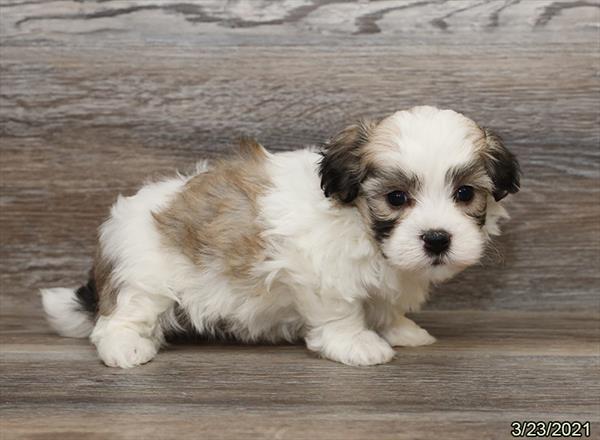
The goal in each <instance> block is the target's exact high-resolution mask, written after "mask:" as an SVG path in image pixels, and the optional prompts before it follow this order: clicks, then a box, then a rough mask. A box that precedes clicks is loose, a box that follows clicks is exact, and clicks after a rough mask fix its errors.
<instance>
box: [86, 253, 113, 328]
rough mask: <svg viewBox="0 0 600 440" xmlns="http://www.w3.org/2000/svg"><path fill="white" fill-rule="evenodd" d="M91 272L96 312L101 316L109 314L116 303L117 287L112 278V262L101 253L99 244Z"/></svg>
mask: <svg viewBox="0 0 600 440" xmlns="http://www.w3.org/2000/svg"><path fill="white" fill-rule="evenodd" d="M92 272H93V277H94V280H95V283H96V291H97V293H98V313H99V314H100V315H102V316H107V315H110V314H111V313H112V312H113V310H114V309H115V306H116V305H117V296H118V295H119V288H118V286H117V285H116V284H115V283H114V282H113V280H112V272H113V264H112V262H111V261H110V260H108V259H107V258H106V257H105V256H104V255H102V247H101V246H100V245H98V248H97V250H96V256H95V258H94V267H93V269H92Z"/></svg>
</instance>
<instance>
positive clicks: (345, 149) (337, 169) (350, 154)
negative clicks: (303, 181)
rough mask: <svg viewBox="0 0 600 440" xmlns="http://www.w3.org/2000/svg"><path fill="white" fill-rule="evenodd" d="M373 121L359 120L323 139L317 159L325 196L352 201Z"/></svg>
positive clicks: (362, 177) (373, 124) (358, 187)
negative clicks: (320, 156)
mask: <svg viewBox="0 0 600 440" xmlns="http://www.w3.org/2000/svg"><path fill="white" fill-rule="evenodd" d="M375 126H376V124H375V123H374V122H369V121H359V122H357V123H356V124H353V125H350V126H348V127H346V128H345V129H343V130H342V131H341V132H339V133H338V134H337V135H335V136H334V137H333V138H331V139H330V140H328V141H327V142H325V144H324V145H323V151H322V152H321V155H322V156H323V158H322V159H321V161H320V163H319V174H320V176H321V188H322V189H323V192H324V193H325V197H334V198H336V199H338V200H339V201H341V202H343V203H350V202H352V201H353V200H354V199H355V198H356V196H358V192H359V190H360V183H361V182H362V181H363V179H364V178H365V174H366V169H365V166H364V164H362V161H361V157H362V154H363V147H364V146H365V145H366V144H367V143H368V142H369V137H370V135H371V132H372V131H373V129H374V128H375Z"/></svg>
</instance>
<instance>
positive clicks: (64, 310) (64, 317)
mask: <svg viewBox="0 0 600 440" xmlns="http://www.w3.org/2000/svg"><path fill="white" fill-rule="evenodd" d="M40 293H41V294H42V304H43V305H44V311H45V312H46V318H47V319H48V322H49V323H50V326H51V327H52V328H53V329H54V330H55V331H56V332H57V333H58V334H59V335H61V336H67V337H69V338H85V337H88V336H89V335H90V334H91V333H92V329H93V328H94V319H95V316H96V310H97V308H98V294H97V292H96V286H95V283H94V280H93V279H92V280H90V281H89V282H88V283H87V284H84V285H83V286H81V287H80V288H79V289H77V290H75V289H66V288H63V287H58V288H55V289H42V290H41V291H40Z"/></svg>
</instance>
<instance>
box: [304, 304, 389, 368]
mask: <svg viewBox="0 0 600 440" xmlns="http://www.w3.org/2000/svg"><path fill="white" fill-rule="evenodd" d="M304 306H308V307H305V310H304V315H305V319H306V320H307V322H308V323H309V328H310V330H309V331H308V332H307V334H306V336H305V340H306V345H307V347H308V348H309V349H310V350H312V351H316V352H318V353H320V354H321V355H322V356H324V357H326V358H328V359H331V360H334V361H338V362H341V363H343V364H346V365H354V366H363V365H376V364H383V363H386V362H389V361H390V360H392V358H393V357H394V354H395V352H394V350H393V348H392V347H390V345H389V344H388V343H387V342H386V341H385V340H384V339H382V338H381V337H380V336H379V335H378V334H377V333H375V332H374V331H372V330H369V329H367V327H366V325H365V317H364V311H363V308H362V304H361V302H360V301H353V302H348V301H344V300H337V301H323V300H322V301H316V302H314V303H313V304H311V305H307V304H304Z"/></svg>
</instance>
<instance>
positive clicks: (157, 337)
mask: <svg viewBox="0 0 600 440" xmlns="http://www.w3.org/2000/svg"><path fill="white" fill-rule="evenodd" d="M173 302H174V300H173V299H172V298H170V297H167V296H163V295H152V294H149V293H148V292H145V291H143V290H140V289H137V288H134V287H131V286H125V287H122V288H121V290H120V291H119V296H118V298H117V304H116V307H115V309H114V311H113V312H112V313H111V314H110V315H108V316H101V317H100V318H99V319H98V322H97V323H96V326H95V327H94V331H93V332H92V335H91V336H90V339H91V341H92V342H93V343H94V344H95V345H96V348H97V349H98V354H99V356H100V358H101V359H102V361H103V362H104V363H105V364H106V365H108V366H109V367H121V368H131V367H135V366H136V365H140V364H144V363H146V362H148V361H150V360H151V359H152V358H153V357H154V356H155V355H156V353H157V352H158V349H159V348H160V345H161V344H162V343H163V341H164V337H163V334H162V329H161V328H160V326H159V324H158V318H159V316H160V314H161V313H163V312H164V311H165V310H167V309H168V308H169V307H171V306H172V305H173Z"/></svg>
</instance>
